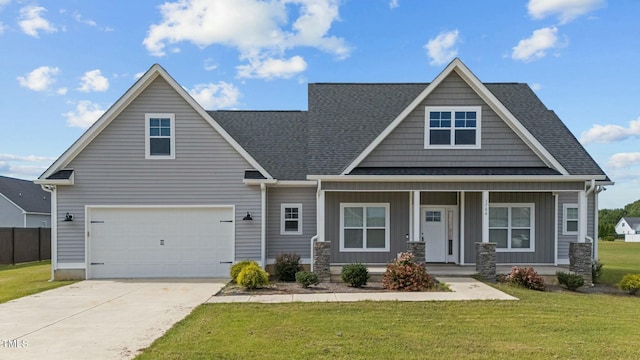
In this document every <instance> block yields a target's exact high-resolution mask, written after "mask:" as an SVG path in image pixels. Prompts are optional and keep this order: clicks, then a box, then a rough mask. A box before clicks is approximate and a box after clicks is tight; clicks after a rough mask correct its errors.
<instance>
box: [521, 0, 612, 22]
mask: <svg viewBox="0 0 640 360" xmlns="http://www.w3.org/2000/svg"><path fill="white" fill-rule="evenodd" d="M605 3H606V2H605V0H529V3H528V4H527V9H528V10H529V15H531V17H532V18H534V19H544V18H546V17H548V16H557V17H558V19H559V20H560V23H561V24H566V23H568V22H569V21H571V20H574V19H576V18H578V17H580V16H582V15H584V14H586V13H588V12H591V11H593V10H595V9H598V8H600V7H602V6H604V5H605Z"/></svg>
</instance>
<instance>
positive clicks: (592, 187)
mask: <svg viewBox="0 0 640 360" xmlns="http://www.w3.org/2000/svg"><path fill="white" fill-rule="evenodd" d="M590 185H591V186H589V188H588V189H587V191H586V192H585V193H584V196H585V200H586V204H585V205H586V207H587V211H588V210H589V194H591V193H592V192H593V191H594V190H595V189H596V180H595V179H591V183H590ZM594 200H595V199H594ZM593 204H594V207H593V211H594V212H595V213H596V214H597V210H596V209H597V207H596V206H595V204H596V203H595V201H594V203H593ZM585 219H586V216H585ZM588 231H589V230H588V229H587V233H588ZM596 232H597V230H594V232H593V233H594V234H595V233H596ZM584 237H585V238H586V239H588V240H589V241H591V244H594V243H595V242H594V241H593V238H591V237H589V236H588V235H587V234H585V235H584ZM592 246H596V245H592ZM594 254H595V249H594V253H593V254H592V255H594Z"/></svg>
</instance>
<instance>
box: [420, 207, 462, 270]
mask: <svg viewBox="0 0 640 360" xmlns="http://www.w3.org/2000/svg"><path fill="white" fill-rule="evenodd" d="M456 213H457V211H456V208H455V207H450V206H441V207H437V206H429V207H422V208H421V215H422V216H421V222H422V229H421V231H422V239H424V242H425V253H426V262H431V263H445V262H454V263H457V261H458V258H457V253H458V241H457V233H458V231H457V216H456V215H457V214H456Z"/></svg>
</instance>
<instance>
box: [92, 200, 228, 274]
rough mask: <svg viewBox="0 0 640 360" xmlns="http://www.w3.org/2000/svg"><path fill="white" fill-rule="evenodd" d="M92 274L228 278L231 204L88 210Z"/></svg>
mask: <svg viewBox="0 0 640 360" xmlns="http://www.w3.org/2000/svg"><path fill="white" fill-rule="evenodd" d="M88 216H89V222H88V226H89V229H88V232H89V233H88V235H89V236H88V244H89V245H88V246H89V267H90V268H89V274H88V276H89V277H90V278H153V277H228V276H229V266H230V264H231V262H232V261H233V254H234V241H233V238H234V223H233V208H232V207H175V208H168V207H167V208H165V207H163V208H155V207H154V208H90V209H89V212H88Z"/></svg>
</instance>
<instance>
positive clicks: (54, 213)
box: [40, 184, 58, 281]
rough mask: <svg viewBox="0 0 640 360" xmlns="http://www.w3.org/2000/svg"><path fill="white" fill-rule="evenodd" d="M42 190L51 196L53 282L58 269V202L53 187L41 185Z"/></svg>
mask: <svg viewBox="0 0 640 360" xmlns="http://www.w3.org/2000/svg"><path fill="white" fill-rule="evenodd" d="M40 187H41V188H42V190H44V191H46V192H48V193H50V194H51V279H49V281H54V280H55V269H57V268H58V241H57V240H58V201H57V196H56V186H55V185H44V184H41V185H40Z"/></svg>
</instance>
